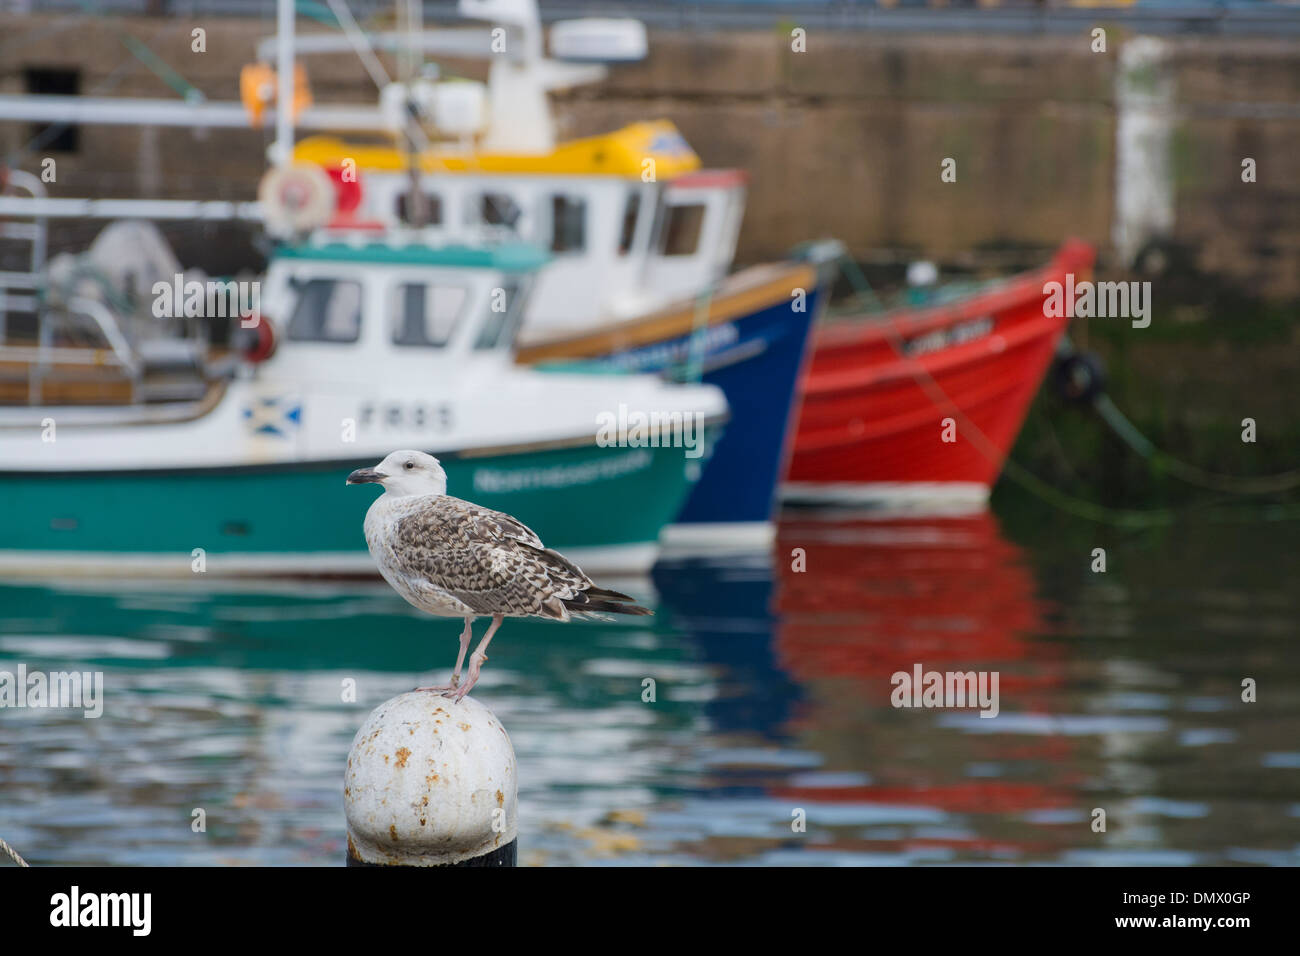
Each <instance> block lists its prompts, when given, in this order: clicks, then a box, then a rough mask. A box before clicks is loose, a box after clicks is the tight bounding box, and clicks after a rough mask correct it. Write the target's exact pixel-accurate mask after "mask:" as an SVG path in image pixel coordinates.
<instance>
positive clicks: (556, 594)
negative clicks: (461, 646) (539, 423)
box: [384, 495, 592, 621]
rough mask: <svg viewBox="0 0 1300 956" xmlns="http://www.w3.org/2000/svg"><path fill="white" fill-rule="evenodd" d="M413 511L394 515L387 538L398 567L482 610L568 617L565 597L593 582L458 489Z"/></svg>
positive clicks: (418, 502)
mask: <svg viewBox="0 0 1300 956" xmlns="http://www.w3.org/2000/svg"><path fill="white" fill-rule="evenodd" d="M403 504H406V503H405V502H403ZM406 512H407V513H406V514H404V515H402V516H401V517H396V516H394V517H395V519H396V520H395V521H394V523H393V525H392V533H391V534H390V535H389V536H388V540H387V541H386V542H384V544H385V546H386V547H385V550H386V551H387V552H388V554H387V555H386V558H387V560H388V562H389V564H390V567H391V569H392V570H393V571H396V572H398V573H399V574H401V575H402V576H403V577H405V578H406V579H407V581H408V582H409V583H411V584H417V583H418V584H422V585H425V586H431V587H432V588H434V589H436V590H437V591H440V592H442V593H443V594H445V595H447V596H449V597H452V598H454V599H455V600H457V601H459V602H461V603H462V604H464V605H465V606H466V607H468V608H469V609H470V610H472V611H474V612H475V613H477V614H483V615H488V614H505V615H507V616H528V615H541V616H543V617H553V618H558V619H560V620H566V621H567V620H568V619H569V610H568V609H567V608H566V607H565V604H564V602H565V601H568V600H573V599H574V598H577V597H578V596H579V595H580V594H581V593H582V592H583V591H585V590H587V589H588V588H590V587H592V582H591V579H590V578H589V577H587V575H586V574H584V573H583V572H582V569H581V568H579V567H578V566H577V565H575V564H573V563H572V562H570V561H569V560H568V559H567V558H565V557H564V556H563V555H560V554H558V553H557V552H555V551H551V550H549V549H548V548H546V546H545V545H543V544H542V541H541V539H540V538H538V537H537V535H536V534H535V533H534V532H533V530H532V529H531V528H529V527H528V526H527V525H525V524H523V523H522V522H520V521H517V520H516V519H514V518H512V517H510V515H507V514H503V513H502V512H500V511H492V510H491V509H489V508H482V507H480V506H478V505H476V504H473V503H471V502H468V501H463V500H462V499H460V498H453V497H451V496H450V495H423V496H420V497H418V498H415V499H413V500H412V501H411V503H410V504H409V505H408V506H407V509H406Z"/></svg>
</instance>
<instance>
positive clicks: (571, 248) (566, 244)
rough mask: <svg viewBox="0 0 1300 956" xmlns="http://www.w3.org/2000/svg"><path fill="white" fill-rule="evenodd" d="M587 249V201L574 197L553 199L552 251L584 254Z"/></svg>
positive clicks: (555, 197) (554, 197)
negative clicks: (583, 251)
mask: <svg viewBox="0 0 1300 956" xmlns="http://www.w3.org/2000/svg"><path fill="white" fill-rule="evenodd" d="M585 248H587V201H586V200H585V199H578V198H576V197H574V196H552V197H551V251H552V252H582V250H584V249H585Z"/></svg>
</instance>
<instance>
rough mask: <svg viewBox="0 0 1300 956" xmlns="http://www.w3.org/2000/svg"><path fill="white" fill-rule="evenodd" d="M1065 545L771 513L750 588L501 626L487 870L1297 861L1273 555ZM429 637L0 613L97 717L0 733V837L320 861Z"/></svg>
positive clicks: (129, 611) (1284, 540)
mask: <svg viewBox="0 0 1300 956" xmlns="http://www.w3.org/2000/svg"><path fill="white" fill-rule="evenodd" d="M1075 530H1076V531H1077V530H1078V529H1075ZM1086 530H1087V529H1084V531H1080V532H1079V533H1080V534H1081V535H1082V536H1083V537H1082V538H1079V539H1076V538H1075V537H1072V536H1071V535H1068V534H1063V533H1061V530H1060V529H1056V528H1043V529H1030V530H1029V531H1028V532H1027V533H1022V534H1020V535H1018V539H1017V540H1016V541H1012V540H1010V539H1009V538H1008V536H1007V535H1006V534H1005V533H1004V532H1003V530H1002V529H1001V528H1000V526H999V524H998V522H997V521H996V520H995V519H994V518H992V517H991V516H987V515H984V516H977V517H970V518H949V519H878V518H871V517H869V516H863V515H857V516H845V515H836V516H834V517H833V520H831V519H818V518H815V517H808V516H796V517H791V518H790V519H789V520H787V521H785V522H783V524H782V527H781V531H780V538H779V541H778V545H777V548H776V549H775V552H774V557H772V558H768V557H767V556H762V557H760V558H757V559H755V558H749V559H745V560H740V559H736V560H725V561H712V562H710V561H703V560H679V561H675V562H666V563H662V564H661V565H660V566H659V567H658V568H656V570H655V572H654V575H653V577H652V579H651V580H644V581H631V582H626V581H625V582H608V583H609V584H610V585H612V586H615V587H620V588H621V589H624V590H628V591H629V592H630V593H632V594H634V595H636V596H637V597H638V598H640V599H642V600H643V601H644V602H648V603H649V604H651V606H654V607H655V608H656V610H657V615H656V616H655V617H654V618H651V619H638V620H635V621H618V622H610V623H603V622H584V623H577V624H571V625H560V624H555V623H550V622H540V621H508V622H507V623H506V625H505V626H504V627H503V629H502V631H501V632H500V636H499V637H498V638H497V639H496V640H495V641H494V643H493V654H492V660H491V662H490V663H489V664H488V665H487V667H485V669H484V672H483V679H482V681H481V682H480V685H479V689H478V690H477V691H476V696H478V697H479V698H480V699H481V700H483V701H484V702H485V703H487V704H488V705H489V706H491V707H492V708H493V709H494V710H495V711H496V713H497V714H498V716H499V717H500V718H501V719H502V720H503V722H504V723H505V724H506V726H507V727H508V728H509V729H510V732H511V736H512V739H513V741H514V745H515V749H516V752H517V753H518V756H519V762H520V772H521V781H520V782H521V790H520V807H521V814H522V816H521V821H520V822H521V848H522V855H521V860H522V862H524V863H533V864H552V865H553V864H566V863H593V862H595V863H661V862H667V863H701V862H712V863H724V862H740V863H751V864H772V863H780V864H807V865H817V864H845V863H848V864H861V863H885V864H924V863H949V862H1027V861H1035V862H1056V863H1077V864H1096V863H1101V864H1122V865H1133V864H1147V863H1173V864H1181V863H1264V864H1295V863H1297V862H1300V855H1298V853H1297V847H1298V846H1300V810H1297V807H1300V648H1297V645H1296V642H1295V627H1294V622H1295V620H1296V611H1297V606H1296V605H1297V598H1296V596H1295V592H1294V589H1293V588H1292V586H1291V582H1292V581H1293V579H1294V566H1293V564H1291V563H1290V562H1292V561H1293V558H1292V556H1291V547H1292V546H1291V537H1292V535H1291V532H1292V531H1293V529H1292V528H1290V527H1288V526H1284V525H1259V526H1252V527H1244V528H1243V527H1232V526H1194V527H1187V528H1182V529H1179V530H1177V531H1175V532H1171V533H1168V534H1166V535H1165V536H1163V537H1159V538H1149V539H1148V538H1129V539H1122V540H1118V541H1109V542H1106V543H1107V545H1108V563H1109V570H1108V572H1107V573H1106V574H1104V575H1099V574H1093V573H1091V572H1090V571H1089V569H1088V564H1089V561H1088V555H1089V552H1090V548H1091V546H1090V543H1089V542H1090V540H1091V539H1090V538H1088V536H1087V533H1085V532H1086ZM795 548H802V549H803V550H804V552H805V553H806V562H807V570H806V571H802V572H800V571H796V570H794V569H793V568H792V566H791V564H792V562H791V558H790V555H791V552H792V551H793V549H795ZM479 627H480V630H481V629H482V627H483V624H482V623H480V625H479ZM459 629H460V624H459V622H458V621H447V620H436V619H432V618H429V617H427V616H424V615H421V614H419V613H418V612H416V611H414V609H412V608H410V607H408V606H407V605H405V604H404V603H403V602H402V601H401V600H400V599H399V598H397V597H396V596H395V595H394V594H393V593H392V592H391V591H390V590H389V589H388V587H387V586H386V585H384V584H383V583H382V582H379V581H377V580H376V581H374V582H370V581H365V582H320V581H308V582H301V581H299V582H282V583H274V582H267V583H262V584H256V585H242V586H239V587H236V586H234V585H232V584H230V583H228V582H227V583H220V582H213V581H207V580H202V579H196V580H187V581H180V582H142V581H137V582H127V583H122V582H117V583H110V582H104V583H96V582H86V581H82V582H45V583H41V584H30V583H18V582H14V583H10V584H7V585H0V671H5V670H7V671H11V672H12V671H14V670H15V669H16V668H17V666H18V665H19V664H23V665H25V666H26V667H27V668H28V670H29V671H30V670H41V671H53V670H68V669H79V670H86V669H91V670H102V671H103V672H104V674H105V681H106V701H105V709H104V715H103V716H102V717H101V718H99V719H97V720H86V719H83V718H82V717H81V716H80V714H79V712H75V711H60V710H49V709H45V710H17V709H11V708H5V709H0V835H3V836H4V837H5V838H6V839H8V840H9V841H10V842H11V843H12V844H13V845H14V846H15V847H16V848H17V849H18V850H19V851H20V852H22V853H23V854H24V855H25V856H27V857H28V859H29V860H30V861H32V862H33V863H47V864H57V863H92V864H114V865H123V864H146V863H161V864H180V865H190V864H198V865H210V864H323V865H339V864H340V862H341V860H342V858H343V853H344V834H343V815H342V796H341V776H342V767H343V762H344V759H345V755H346V752H347V749H348V747H349V745H350V743H351V740H352V736H353V734H354V733H355V731H356V728H357V727H358V726H359V725H360V723H361V721H362V720H363V719H364V717H365V714H366V713H367V712H368V711H369V709H370V708H371V707H373V706H375V705H376V704H378V703H379V702H381V701H382V700H384V699H386V698H388V697H390V696H392V695H394V694H396V693H399V692H401V691H405V690H408V689H410V688H411V687H413V686H415V685H416V684H419V683H427V682H429V681H430V680H438V681H441V680H443V679H445V677H446V672H447V671H448V670H449V669H450V667H451V664H452V663H453V662H454V658H455V652H456V636H457V634H458V632H459ZM917 663H920V664H921V665H923V667H925V668H926V669H938V670H944V671H947V670H960V671H965V670H988V671H997V672H998V673H999V675H1000V697H1001V699H1000V714H999V716H998V717H997V718H995V719H992V720H987V719H981V718H979V717H978V716H977V715H976V714H975V713H974V712H971V711H955V710H942V709H939V710H932V709H920V710H912V709H896V708H894V707H892V706H891V705H890V694H891V691H892V685H891V682H890V678H891V675H892V674H893V673H894V672H896V671H899V670H905V671H910V670H911V668H912V667H913V665H914V664H917ZM1244 677H1254V678H1256V679H1257V680H1258V681H1259V686H1260V692H1259V701H1258V702H1257V703H1254V704H1246V703H1243V702H1242V701H1241V691H1240V683H1241V680H1242V679H1243V678H1244ZM646 678H652V679H654V681H655V682H656V684H655V689H656V696H657V699H656V701H655V702H653V703H646V702H643V700H642V691H643V681H644V680H645V679H646ZM345 681H355V687H356V701H355V702H350V701H345V699H344V694H343V689H344V686H345ZM1095 807H1103V808H1105V809H1106V810H1107V822H1108V827H1107V832H1106V833H1104V834H1101V833H1094V832H1093V831H1092V829H1091V827H1090V825H1089V824H1090V821H1091V813H1092V810H1093V808H1095ZM196 808H202V809H203V810H204V811H205V813H206V819H207V832H206V833H194V832H193V831H192V829H191V815H192V812H193V811H194V810H195V809H196ZM796 809H798V810H802V811H803V812H804V813H805V814H806V817H807V830H806V832H795V831H794V830H793V829H792V827H791V820H792V815H793V814H794V813H795V811H796Z"/></svg>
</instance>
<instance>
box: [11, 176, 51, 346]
mask: <svg viewBox="0 0 1300 956" xmlns="http://www.w3.org/2000/svg"><path fill="white" fill-rule="evenodd" d="M24 194H25V195H26V198H29V199H44V198H46V192H45V184H44V183H42V182H41V180H40V178H39V177H38V176H35V175H33V174H32V173H29V172H26V171H24V170H21V169H0V195H3V196H20V197H21V196H23V195H24ZM0 243H3V244H4V245H8V244H10V243H17V244H18V245H19V248H18V250H17V254H16V256H15V258H18V259H26V268H25V269H23V270H21V271H0V343H2V342H4V341H5V336H6V333H7V331H8V324H9V315H10V313H11V312H17V313H27V314H30V315H35V314H36V313H37V312H38V311H39V308H40V303H41V299H42V293H43V292H44V289H45V250H46V220H45V218H44V217H43V216H33V217H32V219H31V221H30V222H25V221H22V220H15V219H3V220H0ZM23 245H25V246H26V247H27V248H26V250H25V251H24V250H23V249H22V246H23ZM4 258H8V256H5V257H4Z"/></svg>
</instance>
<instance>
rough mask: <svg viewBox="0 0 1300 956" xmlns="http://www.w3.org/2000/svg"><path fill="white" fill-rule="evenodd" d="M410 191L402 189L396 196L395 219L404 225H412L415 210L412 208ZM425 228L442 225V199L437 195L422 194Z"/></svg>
mask: <svg viewBox="0 0 1300 956" xmlns="http://www.w3.org/2000/svg"><path fill="white" fill-rule="evenodd" d="M413 205H414V204H413V203H412V202H411V191H410V190H409V189H403V190H402V191H401V192H400V193H398V194H397V218H398V219H399V220H400V221H402V222H404V223H406V224H407V225H410V224H412V223H413V222H414V221H415V219H414V216H415V210H414V209H413V208H412V206H413ZM423 225H426V226H441V225H442V197H441V196H439V195H438V194H437V193H424V222H423Z"/></svg>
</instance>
